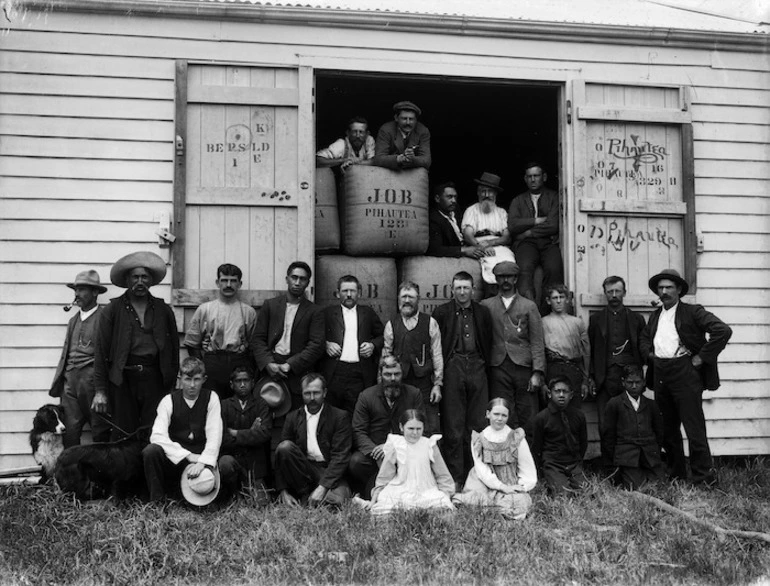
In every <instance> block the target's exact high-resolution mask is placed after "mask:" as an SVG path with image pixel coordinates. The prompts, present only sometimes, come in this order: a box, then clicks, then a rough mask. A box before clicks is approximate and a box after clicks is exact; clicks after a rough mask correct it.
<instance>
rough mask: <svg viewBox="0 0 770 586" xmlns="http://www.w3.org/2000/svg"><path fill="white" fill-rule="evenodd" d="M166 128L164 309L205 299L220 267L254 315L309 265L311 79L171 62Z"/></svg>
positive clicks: (298, 71)
mask: <svg viewBox="0 0 770 586" xmlns="http://www.w3.org/2000/svg"><path fill="white" fill-rule="evenodd" d="M176 127H177V145H176V147H177V162H176V164H177V170H176V173H175V202H174V204H175V205H174V207H175V209H174V216H175V217H174V226H173V227H172V232H174V234H175V235H176V236H177V240H176V242H174V244H173V253H174V273H173V289H174V291H173V299H174V303H175V304H176V305H177V306H182V307H195V306H197V305H199V304H200V303H202V302H203V301H206V300H208V299H211V298H213V297H214V295H215V293H216V291H215V289H214V287H215V285H214V281H215V279H216V277H217V275H216V269H217V267H218V266H219V265H220V264H222V263H224V262H229V263H233V264H236V265H238V266H239V267H240V268H241V269H242V270H243V289H242V292H241V298H242V299H243V300H244V301H246V302H247V303H250V304H251V305H254V306H259V305H262V303H263V302H264V300H265V299H267V298H269V297H272V296H274V295H276V294H277V293H278V292H279V291H284V290H285V288H286V287H285V281H284V277H285V275H286V268H287V266H288V265H289V263H291V262H292V261H294V260H304V261H306V262H308V263H309V264H311V265H312V261H313V239H314V234H313V231H314V222H313V201H312V194H313V182H314V175H313V173H314V169H315V167H314V158H313V145H314V143H315V141H314V138H313V126H312V72H311V70H310V68H306V67H305V68H303V67H299V68H273V67H249V66H240V65H237V66H235V65H192V64H190V65H189V66H188V65H187V64H186V63H185V62H179V63H177V123H176Z"/></svg>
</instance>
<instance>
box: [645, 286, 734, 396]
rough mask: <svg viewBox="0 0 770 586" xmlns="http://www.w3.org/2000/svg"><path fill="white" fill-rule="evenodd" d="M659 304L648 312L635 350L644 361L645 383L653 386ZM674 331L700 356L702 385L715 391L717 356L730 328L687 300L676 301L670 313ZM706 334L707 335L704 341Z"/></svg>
mask: <svg viewBox="0 0 770 586" xmlns="http://www.w3.org/2000/svg"><path fill="white" fill-rule="evenodd" d="M661 311H662V308H659V309H658V310H657V311H656V312H655V313H653V314H652V315H651V316H650V321H649V322H647V326H646V327H645V328H644V330H642V335H641V337H640V338H639V350H640V351H641V353H642V358H643V359H644V360H645V362H647V365H648V367H649V368H647V387H648V388H650V389H653V388H655V386H654V381H655V364H654V361H653V358H654V355H655V348H654V346H653V341H654V340H655V333H656V332H657V331H658V320H659V319H660V313H661ZM674 324H675V326H676V332H677V334H679V339H680V340H681V342H682V344H684V347H685V348H687V350H689V351H690V354H692V355H693V356H700V357H701V359H702V360H703V366H701V368H700V377H701V381H702V383H703V388H704V389H707V390H709V391H715V390H717V389H718V388H719V370H718V369H717V357H718V356H719V353H720V352H721V351H722V350H724V349H725V346H727V342H728V341H729V340H730V336H732V335H733V331H732V329H730V326H728V325H727V324H726V323H724V322H723V321H722V320H720V319H719V318H718V317H717V316H715V315H714V314H713V313H711V312H709V311H706V309H705V308H704V307H703V306H702V305H698V304H690V303H685V302H683V301H680V302H679V304H678V305H677V307H676V315H675V316H674ZM706 334H708V335H709V339H708V341H706Z"/></svg>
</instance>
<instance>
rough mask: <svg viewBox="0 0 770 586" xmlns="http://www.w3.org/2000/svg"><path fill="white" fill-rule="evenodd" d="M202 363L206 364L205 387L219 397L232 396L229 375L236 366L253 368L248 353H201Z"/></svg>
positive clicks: (251, 359)
mask: <svg viewBox="0 0 770 586" xmlns="http://www.w3.org/2000/svg"><path fill="white" fill-rule="evenodd" d="M203 364H205V365H206V388H208V389H212V390H214V391H216V393H217V395H219V399H220V400H223V399H227V398H228V397H232V396H233V390H232V389H231V388H230V375H231V374H232V372H233V370H234V369H235V368H236V367H238V366H247V367H249V368H251V369H252V370H253V369H254V360H253V358H252V357H251V355H250V354H236V353H235V352H212V353H207V354H204V355H203Z"/></svg>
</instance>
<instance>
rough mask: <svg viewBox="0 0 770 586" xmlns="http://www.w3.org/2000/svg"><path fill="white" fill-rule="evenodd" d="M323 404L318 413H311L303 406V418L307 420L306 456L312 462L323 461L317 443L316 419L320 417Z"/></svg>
mask: <svg viewBox="0 0 770 586" xmlns="http://www.w3.org/2000/svg"><path fill="white" fill-rule="evenodd" d="M323 410H324V408H323V405H321V409H319V410H318V413H316V414H312V413H310V411H308V410H307V407H305V420H306V421H307V457H308V458H310V459H311V460H313V461H314V462H323V461H324V455H323V454H322V453H321V448H320V446H319V445H318V421H319V420H320V419H321V411H323Z"/></svg>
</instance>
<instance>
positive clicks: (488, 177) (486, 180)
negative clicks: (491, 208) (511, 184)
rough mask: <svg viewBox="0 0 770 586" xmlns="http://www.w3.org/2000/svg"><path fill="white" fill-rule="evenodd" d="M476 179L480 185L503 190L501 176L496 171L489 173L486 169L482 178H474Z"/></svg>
mask: <svg viewBox="0 0 770 586" xmlns="http://www.w3.org/2000/svg"><path fill="white" fill-rule="evenodd" d="M474 181H475V182H476V183H478V184H479V185H485V186H487V187H491V188H492V189H496V190H497V191H499V192H500V193H502V192H503V188H502V187H500V176H499V175H495V174H494V173H487V172H486V171H484V172H483V173H482V174H481V179H474Z"/></svg>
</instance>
